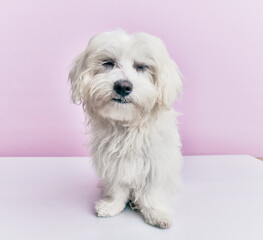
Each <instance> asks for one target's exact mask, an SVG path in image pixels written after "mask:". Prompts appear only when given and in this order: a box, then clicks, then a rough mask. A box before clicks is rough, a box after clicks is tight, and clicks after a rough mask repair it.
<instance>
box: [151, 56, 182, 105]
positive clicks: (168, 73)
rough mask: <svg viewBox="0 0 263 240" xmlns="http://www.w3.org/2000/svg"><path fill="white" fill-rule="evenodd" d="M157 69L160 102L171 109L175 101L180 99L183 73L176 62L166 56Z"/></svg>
mask: <svg viewBox="0 0 263 240" xmlns="http://www.w3.org/2000/svg"><path fill="white" fill-rule="evenodd" d="M160 60H161V61H162V63H161V64H159V67H158V69H157V81H156V84H157V91H158V100H157V101H158V104H159V105H160V106H164V107H165V108H166V109H170V108H171V107H172V106H173V102H174V101H175V100H176V99H178V98H179V97H180V95H181V93H182V75H181V73H180V71H179V69H178V67H177V65H176V64H175V62H174V61H173V60H172V59H171V58H170V57H169V56H165V57H164V58H163V59H160Z"/></svg>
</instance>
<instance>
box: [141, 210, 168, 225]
mask: <svg viewBox="0 0 263 240" xmlns="http://www.w3.org/2000/svg"><path fill="white" fill-rule="evenodd" d="M141 211H142V214H143V216H144V219H145V222H147V223H148V224H150V225H153V226H156V227H159V228H162V229H165V228H169V227H171V225H172V219H171V216H170V214H168V213H166V212H163V211H161V210H146V211H143V210H141Z"/></svg>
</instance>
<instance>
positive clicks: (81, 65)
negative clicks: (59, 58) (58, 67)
mask: <svg viewBox="0 0 263 240" xmlns="http://www.w3.org/2000/svg"><path fill="white" fill-rule="evenodd" d="M87 57H88V54H87V49H85V50H84V51H83V52H82V53H80V54H79V55H78V56H77V57H76V59H75V60H74V61H73V63H72V66H71V69H70V72H69V76H68V78H69V80H70V83H71V99H72V101H73V103H75V104H81V103H82V102H83V87H84V86H83V85H84V81H83V77H84V74H83V73H84V72H85V70H86V68H87V66H86V65H87V62H86V60H87Z"/></svg>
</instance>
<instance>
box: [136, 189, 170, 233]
mask: <svg viewBox="0 0 263 240" xmlns="http://www.w3.org/2000/svg"><path fill="white" fill-rule="evenodd" d="M161 195H162V193H161V192H159V191H158V190H156V189H154V188H152V189H150V190H149V191H146V192H145V193H144V194H142V195H141V196H140V197H139V199H138V201H137V203H138V205H139V209H140V212H141V213H142V215H143V217H144V219H145V221H146V222H147V223H149V224H151V225H153V226H156V227H159V228H169V227H170V226H171V224H172V216H171V215H172V214H171V210H170V208H169V207H168V205H167V204H166V202H165V199H163V198H162V197H161Z"/></svg>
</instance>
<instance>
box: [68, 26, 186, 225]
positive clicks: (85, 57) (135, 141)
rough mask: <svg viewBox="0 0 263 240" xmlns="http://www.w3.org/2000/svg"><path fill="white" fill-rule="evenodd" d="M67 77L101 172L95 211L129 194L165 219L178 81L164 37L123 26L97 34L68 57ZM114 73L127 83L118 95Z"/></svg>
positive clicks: (120, 205)
mask: <svg viewBox="0 0 263 240" xmlns="http://www.w3.org/2000/svg"><path fill="white" fill-rule="evenodd" d="M109 61H110V62H111V63H113V66H112V65H111V64H110V66H108V65H107V64H105V62H109ZM138 64H139V65H140V66H142V67H140V68H138V67H136V66H137V65H138ZM69 79H70V81H71V86H72V100H73V102H75V103H81V104H82V106H83V109H84V111H85V113H86V115H87V124H88V128H89V129H90V130H91V136H92V140H91V153H92V160H93V165H94V167H95V169H96V171H97V174H98V175H99V177H100V178H101V179H102V198H101V200H99V201H98V202H97V203H96V205H95V209H96V214H97V215H98V216H104V217H106V216H113V215H116V214H118V213H120V212H121V211H122V210H123V209H124V207H125V205H126V203H127V201H128V200H131V201H132V202H133V204H135V205H136V207H137V208H138V209H139V210H140V212H141V213H142V215H143V216H144V218H145V220H146V222H148V223H149V224H152V225H155V226H158V227H161V228H167V227H169V226H170V224H171V216H170V213H171V211H170V209H169V207H168V206H167V203H166V199H167V197H168V196H169V195H170V194H171V193H172V192H174V190H175V189H176V187H177V186H178V183H179V172H180V168H181V162H182V156H181V151H180V149H181V142H180V137H179V134H178V129H177V120H176V113H175V112H174V110H173V109H172V104H173V102H174V100H175V99H176V98H177V97H178V96H179V95H180V93H181V88H182V82H181V77H180V73H179V70H178V68H177V66H176V64H175V63H174V61H173V60H172V59H171V58H170V57H169V54H168V52H167V50H166V48H165V46H164V44H163V42H162V41H161V40H160V39H159V38H157V37H154V36H151V35H149V34H146V33H135V34H133V35H127V34H126V33H125V32H123V31H121V30H118V31H113V32H106V33H102V34H99V35H96V36H95V37H93V38H92V39H91V40H90V42H89V44H88V46H87V48H86V49H85V50H84V51H83V52H82V53H81V54H80V55H79V56H78V57H77V58H76V60H75V61H74V63H73V66H72V68H71V71H70V74H69ZM120 79H123V80H128V81H130V82H131V83H132V85H133V90H132V92H131V93H130V94H129V95H128V96H126V97H125V98H122V97H121V99H120V100H121V102H116V101H113V99H114V98H118V99H119V98H120V96H118V94H117V93H116V92H115V91H114V89H113V85H114V83H115V82H116V81H118V80H120Z"/></svg>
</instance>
